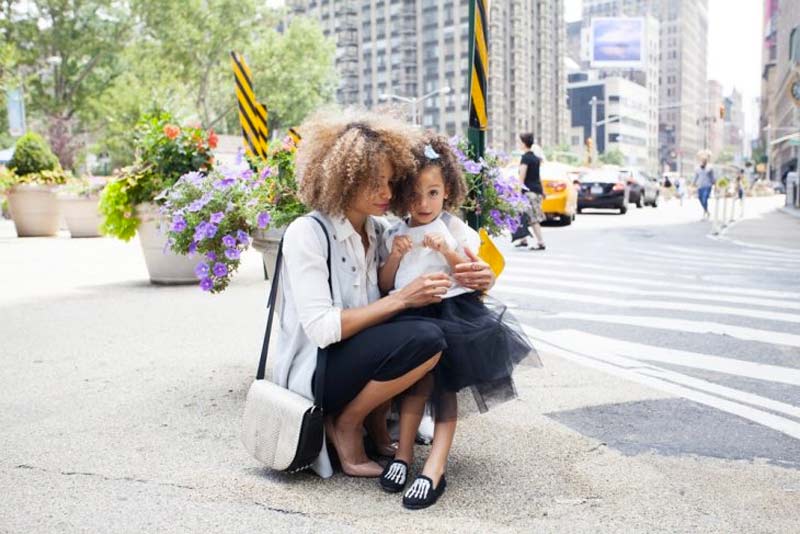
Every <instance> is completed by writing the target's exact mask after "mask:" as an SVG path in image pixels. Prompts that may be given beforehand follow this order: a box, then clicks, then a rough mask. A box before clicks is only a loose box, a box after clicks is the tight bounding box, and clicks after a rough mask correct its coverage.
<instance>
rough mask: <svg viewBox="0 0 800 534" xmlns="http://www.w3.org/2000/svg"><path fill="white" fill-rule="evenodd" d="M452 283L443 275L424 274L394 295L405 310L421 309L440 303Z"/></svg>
mask: <svg viewBox="0 0 800 534" xmlns="http://www.w3.org/2000/svg"><path fill="white" fill-rule="evenodd" d="M452 285H453V283H452V282H451V281H450V277H449V276H447V275H446V274H445V273H433V274H424V275H422V276H420V277H418V278H417V279H415V280H414V281H413V282H411V283H410V284H408V285H407V286H406V287H404V288H403V289H401V290H400V291H398V292H396V293H394V296H396V297H397V298H398V299H400V301H401V302H402V303H403V306H404V307H405V308H421V307H422V306H427V305H428V304H434V303H437V302H441V301H442V296H443V295H444V294H445V293H447V290H448V289H450V287H451V286H452Z"/></svg>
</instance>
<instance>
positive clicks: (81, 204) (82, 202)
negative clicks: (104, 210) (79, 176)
mask: <svg viewBox="0 0 800 534" xmlns="http://www.w3.org/2000/svg"><path fill="white" fill-rule="evenodd" d="M98 202H99V198H98V197H96V196H95V197H81V196H75V195H59V196H58V205H59V207H60V209H61V214H62V215H63V216H64V220H65V221H66V223H67V229H68V230H69V233H70V235H71V236H72V237H100V224H101V222H102V218H101V216H100V211H99V210H98Z"/></svg>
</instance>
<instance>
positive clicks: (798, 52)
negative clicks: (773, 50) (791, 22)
mask: <svg viewBox="0 0 800 534" xmlns="http://www.w3.org/2000/svg"><path fill="white" fill-rule="evenodd" d="M798 30H800V26H798V27H797V28H794V29H793V30H792V33H790V34H789V60H790V61H794V62H795V63H800V32H798Z"/></svg>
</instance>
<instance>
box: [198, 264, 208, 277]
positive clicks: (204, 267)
mask: <svg viewBox="0 0 800 534" xmlns="http://www.w3.org/2000/svg"><path fill="white" fill-rule="evenodd" d="M208 272H209V268H208V264H207V263H206V262H204V261H201V262H200V263H198V264H197V267H195V268H194V274H195V276H197V278H205V277H206V276H208Z"/></svg>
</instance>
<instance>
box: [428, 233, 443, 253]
mask: <svg viewBox="0 0 800 534" xmlns="http://www.w3.org/2000/svg"><path fill="white" fill-rule="evenodd" d="M422 246H423V247H428V248H430V249H433V250H435V251H437V252H441V253H445V252H447V251H448V250H450V247H449V246H448V245H447V240H446V239H445V238H444V235H442V234H439V233H430V234H425V239H423V240H422Z"/></svg>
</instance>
